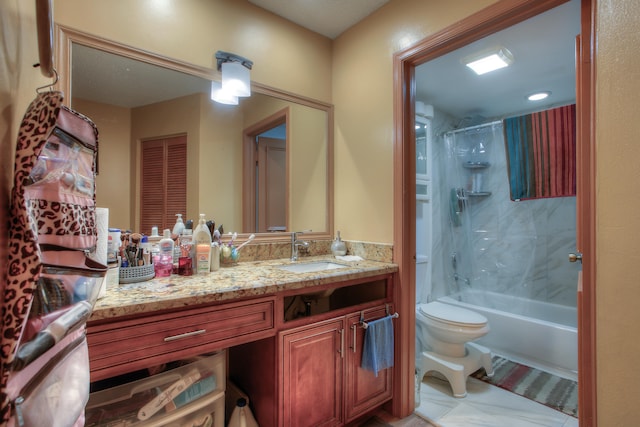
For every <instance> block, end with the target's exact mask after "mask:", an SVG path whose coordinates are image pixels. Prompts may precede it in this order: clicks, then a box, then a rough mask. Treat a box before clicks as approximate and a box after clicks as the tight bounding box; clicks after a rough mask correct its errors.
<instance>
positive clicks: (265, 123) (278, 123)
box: [242, 108, 289, 233]
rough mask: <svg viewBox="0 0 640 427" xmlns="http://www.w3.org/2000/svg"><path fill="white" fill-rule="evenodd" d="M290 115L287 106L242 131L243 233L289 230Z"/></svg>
mask: <svg viewBox="0 0 640 427" xmlns="http://www.w3.org/2000/svg"><path fill="white" fill-rule="evenodd" d="M288 117H289V110H288V108H285V109H283V110H281V111H278V112H276V113H275V114H273V115H271V116H269V117H267V118H265V119H264V120H261V121H260V122H258V123H255V124H254V125H252V126H250V127H248V128H247V129H245V130H244V132H243V141H244V143H243V150H242V156H243V174H242V176H243V183H242V186H243V209H242V212H243V214H242V218H243V220H242V231H243V232H244V233H272V232H282V231H287V228H288V202H287V201H288V194H289V191H288V186H287V182H288V174H289V172H288V170H289V169H288V155H287V147H288V146H289V136H288V135H289V132H288Z"/></svg>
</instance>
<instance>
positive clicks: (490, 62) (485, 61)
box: [463, 47, 513, 76]
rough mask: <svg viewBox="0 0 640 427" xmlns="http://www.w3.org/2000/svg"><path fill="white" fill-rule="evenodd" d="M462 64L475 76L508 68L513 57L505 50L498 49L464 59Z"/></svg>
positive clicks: (502, 48)
mask: <svg viewBox="0 0 640 427" xmlns="http://www.w3.org/2000/svg"><path fill="white" fill-rule="evenodd" d="M463 62H464V64H465V65H466V66H467V67H469V68H471V69H472V70H473V71H475V73H476V74H477V75H479V76H480V75H482V74H485V73H488V72H490V71H494V70H499V69H500V68H504V67H508V66H509V65H511V64H512V63H513V55H512V54H511V52H509V50H508V49H507V48H504V47H500V48H496V49H492V50H490V51H485V52H482V53H481V54H477V55H474V56H473V57H470V58H466V59H465V60H464V61H463Z"/></svg>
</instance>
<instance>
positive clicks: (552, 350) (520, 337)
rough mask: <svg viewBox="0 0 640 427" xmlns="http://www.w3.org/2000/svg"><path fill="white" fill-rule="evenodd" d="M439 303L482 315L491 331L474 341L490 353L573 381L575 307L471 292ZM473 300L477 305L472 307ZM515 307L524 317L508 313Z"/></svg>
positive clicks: (576, 348) (443, 299)
mask: <svg viewBox="0 0 640 427" xmlns="http://www.w3.org/2000/svg"><path fill="white" fill-rule="evenodd" d="M438 301H440V302H443V303H446V304H451V305H455V306H458V307H464V308H467V309H469V310H473V311H475V312H477V313H480V314H482V315H483V316H485V317H486V318H487V320H488V321H489V327H490V328H491V330H490V332H489V333H488V334H487V335H485V336H484V337H482V338H480V339H479V340H477V341H476V342H477V343H478V344H480V345H484V346H485V347H488V348H489V349H491V351H492V352H493V353H495V354H499V355H502V356H505V357H507V358H509V359H510V360H513V361H516V362H520V363H523V364H526V365H529V366H533V367H537V368H540V369H543V370H545V371H547V372H551V373H555V374H557V375H561V376H563V377H566V378H571V379H574V380H575V379H576V377H577V372H578V329H577V310H576V309H575V308H572V307H566V306H562V305H557V304H552V303H546V302H542V301H535V300H527V299H523V298H518V297H512V296H508V295H502V294H497V293H493V292H481V291H473V290H471V291H465V292H463V293H460V294H455V295H451V296H447V297H442V298H439V299H438ZM473 301H477V302H478V303H473V304H472V303H471V302H473ZM478 304H482V306H481V305H478ZM514 308H517V309H518V310H519V312H520V313H524V314H515V313H513V312H511V311H513V309H514ZM542 319H544V320H542Z"/></svg>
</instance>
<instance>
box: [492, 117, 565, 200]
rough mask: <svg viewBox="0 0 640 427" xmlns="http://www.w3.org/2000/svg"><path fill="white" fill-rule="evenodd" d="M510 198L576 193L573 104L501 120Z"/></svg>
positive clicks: (523, 198) (558, 195)
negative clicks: (502, 122)
mask: <svg viewBox="0 0 640 427" xmlns="http://www.w3.org/2000/svg"><path fill="white" fill-rule="evenodd" d="M503 129H504V140H505V148H506V152H507V171H508V174H509V187H510V191H511V200H526V199H537V198H544V197H566V196H575V195H576V106H575V104H572V105H566V106H564V107H558V108H553V109H550V110H545V111H540V112H537V113H533V114H526V115H523V116H518V117H511V118H508V119H505V120H504V126H503Z"/></svg>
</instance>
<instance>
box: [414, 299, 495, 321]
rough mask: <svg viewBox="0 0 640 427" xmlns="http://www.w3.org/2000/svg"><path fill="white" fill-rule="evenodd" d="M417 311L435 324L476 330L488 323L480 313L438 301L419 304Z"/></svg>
mask: <svg viewBox="0 0 640 427" xmlns="http://www.w3.org/2000/svg"><path fill="white" fill-rule="evenodd" d="M418 311H419V312H420V314H422V315H423V316H425V317H427V318H428V319H430V320H433V321H435V322H444V323H447V324H451V325H456V326H463V327H468V328H477V327H483V326H485V325H486V324H487V323H488V320H487V318H486V317H484V316H483V315H482V314H480V313H476V312H475V311H471V310H466V309H464V308H461V307H455V306H452V305H449V304H444V303H441V302H438V301H434V302H430V303H427V304H419V305H418Z"/></svg>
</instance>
